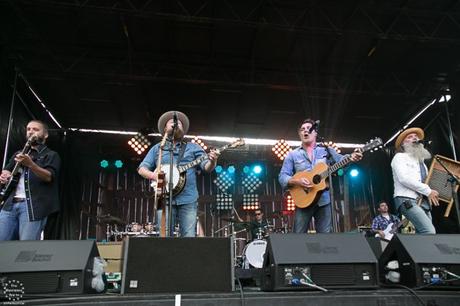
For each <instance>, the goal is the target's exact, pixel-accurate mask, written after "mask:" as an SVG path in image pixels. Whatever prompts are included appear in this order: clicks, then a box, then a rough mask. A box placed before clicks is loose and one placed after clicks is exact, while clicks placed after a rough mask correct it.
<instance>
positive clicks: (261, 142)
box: [69, 128, 364, 148]
mask: <svg viewBox="0 0 460 306" xmlns="http://www.w3.org/2000/svg"><path fill="white" fill-rule="evenodd" d="M69 130H71V131H76V132H83V133H101V134H119V135H136V134H137V132H131V131H116V130H98V129H81V128H69ZM148 136H153V137H162V136H163V135H162V134H160V133H150V134H148ZM195 137H198V138H200V139H202V140H209V141H215V142H224V143H232V142H235V141H236V140H238V139H239V138H237V137H225V136H195V135H185V136H184V138H189V139H194V138H195ZM244 141H245V143H246V144H251V145H261V146H273V145H275V144H276V143H277V142H278V140H277V139H265V138H244ZM286 143H288V144H289V145H290V146H292V147H299V146H300V144H301V142H300V141H299V140H286ZM336 144H337V146H338V147H339V148H361V147H363V146H364V144H360V143H345V142H337V143H336Z"/></svg>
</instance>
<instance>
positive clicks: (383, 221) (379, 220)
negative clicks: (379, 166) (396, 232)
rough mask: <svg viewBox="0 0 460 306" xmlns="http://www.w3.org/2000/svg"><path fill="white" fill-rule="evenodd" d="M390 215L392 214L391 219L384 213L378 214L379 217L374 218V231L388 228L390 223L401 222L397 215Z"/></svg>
mask: <svg viewBox="0 0 460 306" xmlns="http://www.w3.org/2000/svg"><path fill="white" fill-rule="evenodd" d="M389 216H390V219H389V220H388V219H387V218H385V217H384V216H382V215H378V216H377V217H375V218H374V220H372V229H373V230H374V231H377V230H381V231H383V230H385V229H386V228H387V226H388V225H389V224H391V223H399V218H398V217H396V216H395V215H391V214H390V215H389Z"/></svg>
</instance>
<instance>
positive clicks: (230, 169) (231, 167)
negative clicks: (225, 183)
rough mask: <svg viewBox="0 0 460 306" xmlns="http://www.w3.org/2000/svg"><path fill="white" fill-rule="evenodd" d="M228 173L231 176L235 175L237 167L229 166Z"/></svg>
mask: <svg viewBox="0 0 460 306" xmlns="http://www.w3.org/2000/svg"><path fill="white" fill-rule="evenodd" d="M227 171H228V173H229V174H233V173H235V166H229V167H228V168H227Z"/></svg>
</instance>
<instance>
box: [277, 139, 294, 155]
mask: <svg viewBox="0 0 460 306" xmlns="http://www.w3.org/2000/svg"><path fill="white" fill-rule="evenodd" d="M272 151H273V153H274V154H275V155H276V156H277V157H278V158H279V159H280V160H284V158H285V157H286V155H288V153H289V152H290V151H292V149H291V146H290V145H289V144H288V143H287V142H286V141H285V140H284V139H280V140H278V142H277V143H276V144H275V145H274V146H273V147H272Z"/></svg>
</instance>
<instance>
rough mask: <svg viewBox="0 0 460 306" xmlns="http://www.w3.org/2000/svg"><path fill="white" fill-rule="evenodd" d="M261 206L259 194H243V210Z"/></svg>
mask: <svg viewBox="0 0 460 306" xmlns="http://www.w3.org/2000/svg"><path fill="white" fill-rule="evenodd" d="M259 208H260V204H259V195H258V194H254V193H250V194H243V210H255V209H259Z"/></svg>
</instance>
